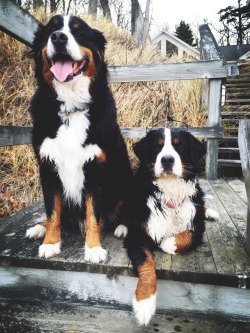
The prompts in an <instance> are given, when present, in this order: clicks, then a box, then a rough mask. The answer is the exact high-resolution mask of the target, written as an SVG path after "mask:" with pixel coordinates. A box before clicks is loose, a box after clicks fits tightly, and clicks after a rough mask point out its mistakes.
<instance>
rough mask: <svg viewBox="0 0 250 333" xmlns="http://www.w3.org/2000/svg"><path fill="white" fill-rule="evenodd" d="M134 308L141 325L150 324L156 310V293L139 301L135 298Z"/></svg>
mask: <svg viewBox="0 0 250 333" xmlns="http://www.w3.org/2000/svg"><path fill="white" fill-rule="evenodd" d="M133 309H134V312H135V316H136V319H137V320H138V323H139V324H140V325H145V326H146V325H148V323H149V321H150V319H151V318H152V316H153V315H154V313H155V310H156V295H151V296H150V297H149V298H146V299H143V300H141V301H137V300H136V298H134V299H133Z"/></svg>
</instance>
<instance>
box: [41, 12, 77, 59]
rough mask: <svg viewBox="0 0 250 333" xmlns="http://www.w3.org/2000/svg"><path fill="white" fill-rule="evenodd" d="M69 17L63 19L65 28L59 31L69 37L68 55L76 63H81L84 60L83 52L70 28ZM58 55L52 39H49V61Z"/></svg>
mask: <svg viewBox="0 0 250 333" xmlns="http://www.w3.org/2000/svg"><path fill="white" fill-rule="evenodd" d="M69 19H70V17H69V16H64V17H63V27H62V28H61V29H60V30H59V31H61V32H63V33H64V34H65V35H66V36H67V37H68V41H67V44H66V51H67V53H68V55H69V56H70V57H71V58H72V59H73V60H76V61H80V60H82V58H83V55H82V52H81V50H80V47H79V45H78V44H77V42H76V40H75V38H74V36H73V35H72V33H71V31H70V28H69ZM55 54H56V49H55V47H54V45H53V43H52V41H51V37H49V40H48V45H47V56H48V58H49V59H52V58H53V56H54V55H55Z"/></svg>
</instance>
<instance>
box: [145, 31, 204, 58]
mask: <svg viewBox="0 0 250 333" xmlns="http://www.w3.org/2000/svg"><path fill="white" fill-rule="evenodd" d="M151 43H152V44H158V45H159V46H160V50H161V56H162V57H166V56H171V55H173V54H178V56H179V57H180V58H182V57H183V56H185V55H189V56H191V57H193V58H195V59H200V52H199V51H198V50H196V49H195V48H193V47H192V46H190V45H189V44H187V43H185V42H183V41H182V40H181V39H179V38H178V37H176V36H174V35H173V34H171V33H170V32H168V31H167V30H162V31H161V32H160V33H159V34H158V35H156V36H155V37H154V38H153V39H152V41H151Z"/></svg>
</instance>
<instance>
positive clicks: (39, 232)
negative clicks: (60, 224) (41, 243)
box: [26, 224, 46, 239]
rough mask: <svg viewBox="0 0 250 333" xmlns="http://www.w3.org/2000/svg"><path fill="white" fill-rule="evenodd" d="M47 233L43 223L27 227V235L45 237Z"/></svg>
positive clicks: (35, 237) (29, 236)
mask: <svg viewBox="0 0 250 333" xmlns="http://www.w3.org/2000/svg"><path fill="white" fill-rule="evenodd" d="M45 233H46V228H45V227H44V226H43V225H41V224H37V225H35V226H34V227H31V228H29V229H27V231H26V237H28V238H34V239H37V238H43V237H44V236H45Z"/></svg>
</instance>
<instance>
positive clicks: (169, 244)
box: [160, 237, 177, 254]
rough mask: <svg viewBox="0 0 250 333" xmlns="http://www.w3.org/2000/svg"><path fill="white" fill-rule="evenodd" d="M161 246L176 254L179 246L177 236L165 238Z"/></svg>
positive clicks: (165, 250) (164, 249)
mask: <svg viewBox="0 0 250 333" xmlns="http://www.w3.org/2000/svg"><path fill="white" fill-rule="evenodd" d="M160 248H161V249H162V250H163V251H164V252H166V253H168V254H176V252H175V251H176V250H177V246H176V241H175V237H169V238H164V239H163V240H162V242H161V244H160Z"/></svg>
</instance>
